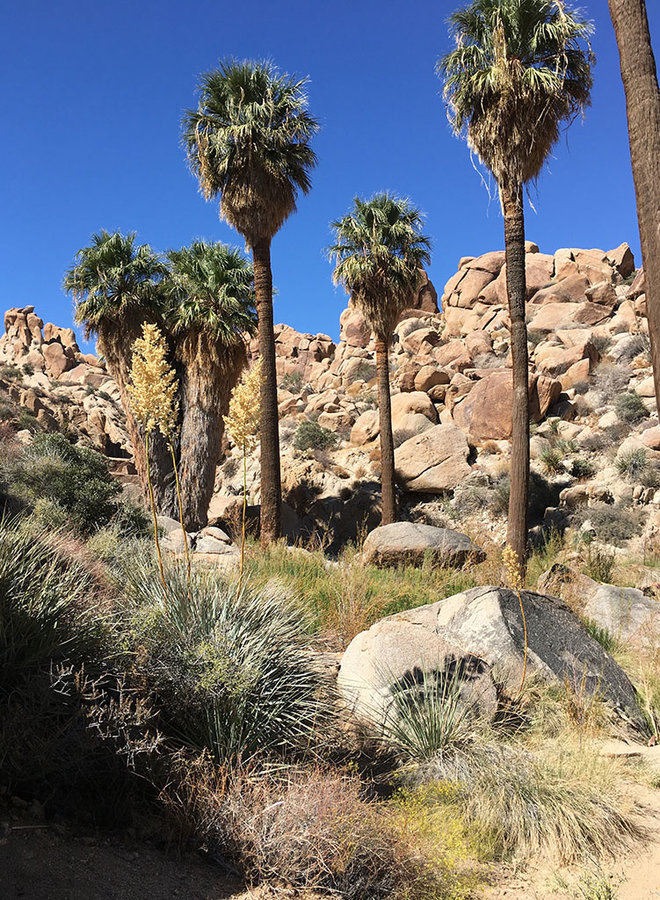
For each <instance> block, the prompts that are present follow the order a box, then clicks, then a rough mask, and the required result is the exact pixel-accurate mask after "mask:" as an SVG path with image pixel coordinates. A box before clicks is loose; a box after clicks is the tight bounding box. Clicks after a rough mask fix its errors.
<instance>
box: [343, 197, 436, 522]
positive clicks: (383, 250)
mask: <svg viewBox="0 0 660 900" xmlns="http://www.w3.org/2000/svg"><path fill="white" fill-rule="evenodd" d="M331 227H332V228H333V230H334V232H335V237H336V242H335V243H334V244H333V245H332V246H331V247H330V248H329V251H328V252H329V254H330V257H331V259H335V260H336V266H335V271H334V276H333V279H334V282H335V284H341V285H343V286H344V288H345V289H346V291H347V292H348V293H349V294H350V296H351V297H352V298H353V300H354V301H355V304H356V306H357V307H358V308H359V309H360V311H361V312H362V314H363V316H364V317H365V319H366V320H367V322H368V324H369V326H370V327H371V330H372V331H373V332H374V334H375V336H376V370H377V374H378V406H379V409H380V455H381V472H382V474H381V479H382V524H383V525H388V524H390V523H391V522H395V521H396V499H395V495H394V440H393V436H392V409H391V401H390V367H389V347H390V343H391V341H392V333H393V331H394V328H395V326H396V323H397V322H398V320H399V317H400V315H401V313H402V312H403V310H404V309H406V308H407V307H411V306H413V305H414V302H415V298H416V296H417V293H418V291H419V285H420V280H421V278H420V275H421V273H420V268H421V266H422V265H423V264H424V263H428V262H429V260H430V255H429V250H430V246H431V243H430V240H429V238H427V237H426V236H425V235H423V234H422V232H421V228H422V216H421V213H420V212H419V210H417V209H415V207H414V206H412V204H411V203H410V201H409V200H405V199H403V198H401V197H396V196H394V195H393V194H389V193H382V194H376V195H375V196H374V197H372V198H371V200H360V198H359V197H356V198H355V200H354V202H353V209H352V210H351V211H350V212H349V213H348V215H346V216H344V217H343V218H342V219H339V220H338V221H337V222H333V223H332V226H331Z"/></svg>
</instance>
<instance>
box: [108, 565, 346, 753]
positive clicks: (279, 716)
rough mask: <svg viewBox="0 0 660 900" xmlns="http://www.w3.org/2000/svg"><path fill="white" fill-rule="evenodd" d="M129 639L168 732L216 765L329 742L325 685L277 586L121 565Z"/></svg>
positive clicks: (297, 617)
mask: <svg viewBox="0 0 660 900" xmlns="http://www.w3.org/2000/svg"><path fill="white" fill-rule="evenodd" d="M123 568H124V571H123V572H122V575H121V578H122V579H126V580H125V596H126V601H127V603H128V613H129V615H130V616H131V626H130V634H131V637H130V640H131V641H132V642H133V644H134V645H135V646H136V647H139V648H142V649H141V653H142V655H143V661H142V663H141V667H140V668H141V671H142V673H143V675H144V677H145V678H146V679H147V681H148V683H149V684H150V686H151V690H152V691H153V692H154V695H155V696H157V698H158V705H159V708H160V710H161V719H162V722H163V727H164V728H165V730H166V731H167V732H168V733H169V734H170V735H172V736H176V737H177V738H179V739H180V740H182V741H183V742H184V743H185V744H187V745H189V746H191V747H193V748H196V749H203V748H206V749H207V750H208V751H209V752H210V753H211V754H212V756H213V757H214V758H215V759H216V760H218V761H228V760H231V761H236V760H238V759H243V760H247V759H249V758H251V757H252V756H253V755H254V754H256V753H260V754H265V753H276V754H279V755H282V754H288V753H294V752H301V751H302V750H303V749H305V748H309V747H310V746H311V745H312V744H314V743H316V741H317V725H318V723H319V719H320V718H322V719H323V725H324V730H325V734H326V736H328V735H329V730H330V723H331V720H332V717H331V715H330V709H329V705H328V704H327V703H326V699H327V698H328V697H329V694H330V689H329V687H328V686H327V685H326V682H325V679H324V677H323V676H322V674H321V672H320V670H319V667H318V665H317V662H316V659H315V657H314V656H313V655H312V654H311V651H310V650H309V648H308V645H307V641H306V636H305V627H304V620H303V617H302V614H301V612H300V611H299V608H298V607H297V606H295V605H294V604H293V603H292V602H291V601H290V600H288V598H287V597H286V596H285V593H284V592H283V591H282V590H281V589H278V588H277V587H276V586H274V584H273V583H271V585H270V586H268V587H264V588H261V589H256V588H253V587H251V586H250V585H249V584H246V583H243V584H242V585H238V584H236V583H235V582H233V581H229V580H226V579H225V578H224V577H223V576H222V575H221V574H220V573H218V572H217V571H215V570H212V569H200V568H195V569H193V571H192V579H191V583H190V584H189V583H188V581H187V577H186V572H185V567H182V566H179V565H174V566H172V567H171V568H170V569H168V572H167V577H166V586H165V587H164V588H163V586H162V585H161V583H160V581H159V579H158V577H157V572H156V569H155V566H154V563H153V559H152V558H151V557H147V556H145V555H138V556H137V557H134V558H132V559H130V560H128V561H124V567H123Z"/></svg>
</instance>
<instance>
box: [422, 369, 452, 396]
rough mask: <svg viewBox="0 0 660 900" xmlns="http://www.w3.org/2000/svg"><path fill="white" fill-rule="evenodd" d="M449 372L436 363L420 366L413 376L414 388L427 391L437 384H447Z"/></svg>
mask: <svg viewBox="0 0 660 900" xmlns="http://www.w3.org/2000/svg"><path fill="white" fill-rule="evenodd" d="M449 381H450V378H449V373H448V372H446V371H445V370H444V369H441V368H439V367H438V366H437V365H426V366H422V368H421V369H420V370H419V372H418V373H417V375H416V376H415V390H416V391H424V392H428V391H429V390H430V389H431V388H433V387H435V386H436V385H438V384H449Z"/></svg>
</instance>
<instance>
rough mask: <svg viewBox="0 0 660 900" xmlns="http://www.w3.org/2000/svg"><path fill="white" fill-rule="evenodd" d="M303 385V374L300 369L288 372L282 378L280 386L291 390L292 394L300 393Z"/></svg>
mask: <svg viewBox="0 0 660 900" xmlns="http://www.w3.org/2000/svg"><path fill="white" fill-rule="evenodd" d="M302 386H303V375H302V372H301V371H300V370H299V369H294V371H292V372H286V373H285V374H284V375H282V377H281V378H280V387H281V388H282V389H283V390H285V391H291V393H292V394H296V393H298V392H299V391H300V390H301V389H302Z"/></svg>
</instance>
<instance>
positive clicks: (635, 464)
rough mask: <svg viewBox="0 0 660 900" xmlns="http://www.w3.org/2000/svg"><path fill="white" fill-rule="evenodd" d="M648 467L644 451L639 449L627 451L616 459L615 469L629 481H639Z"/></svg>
mask: <svg viewBox="0 0 660 900" xmlns="http://www.w3.org/2000/svg"><path fill="white" fill-rule="evenodd" d="M648 465H649V462H648V457H647V455H646V451H645V450H642V449H641V447H639V448H637V449H636V450H629V451H628V452H626V453H622V454H621V455H620V456H617V458H616V468H617V471H618V472H619V475H624V476H625V477H626V478H629V479H630V480H631V481H634V480H637V481H638V480H639V479H640V477H641V476H642V474H643V473H644V472H645V471H646V470H647V468H648Z"/></svg>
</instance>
